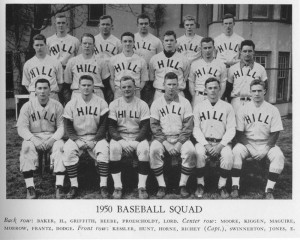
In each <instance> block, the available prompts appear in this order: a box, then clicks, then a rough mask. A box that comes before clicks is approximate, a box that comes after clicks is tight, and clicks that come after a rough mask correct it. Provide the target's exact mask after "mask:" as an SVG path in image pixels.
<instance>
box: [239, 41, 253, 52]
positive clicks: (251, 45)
mask: <svg viewBox="0 0 300 240" xmlns="http://www.w3.org/2000/svg"><path fill="white" fill-rule="evenodd" d="M244 46H250V47H253V50H255V44H254V42H253V41H252V40H244V41H242V42H241V50H242V49H243V47H244Z"/></svg>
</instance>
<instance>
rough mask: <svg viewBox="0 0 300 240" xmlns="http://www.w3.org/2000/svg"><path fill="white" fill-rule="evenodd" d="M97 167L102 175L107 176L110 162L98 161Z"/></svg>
mask: <svg viewBox="0 0 300 240" xmlns="http://www.w3.org/2000/svg"><path fill="white" fill-rule="evenodd" d="M97 168H98V172H99V174H100V176H102V177H107V176H108V163H105V162H98V163H97Z"/></svg>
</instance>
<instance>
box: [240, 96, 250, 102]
mask: <svg viewBox="0 0 300 240" xmlns="http://www.w3.org/2000/svg"><path fill="white" fill-rule="evenodd" d="M240 100H242V101H251V98H250V97H240Z"/></svg>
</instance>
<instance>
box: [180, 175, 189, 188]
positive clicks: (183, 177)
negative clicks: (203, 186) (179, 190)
mask: <svg viewBox="0 0 300 240" xmlns="http://www.w3.org/2000/svg"><path fill="white" fill-rule="evenodd" d="M188 179H189V175H185V174H183V173H181V175H180V182H179V187H181V186H186V183H187V180H188Z"/></svg>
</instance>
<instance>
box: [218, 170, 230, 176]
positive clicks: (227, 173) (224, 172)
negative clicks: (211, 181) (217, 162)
mask: <svg viewBox="0 0 300 240" xmlns="http://www.w3.org/2000/svg"><path fill="white" fill-rule="evenodd" d="M220 176H221V177H222V178H228V177H229V176H230V170H227V169H223V168H220Z"/></svg>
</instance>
